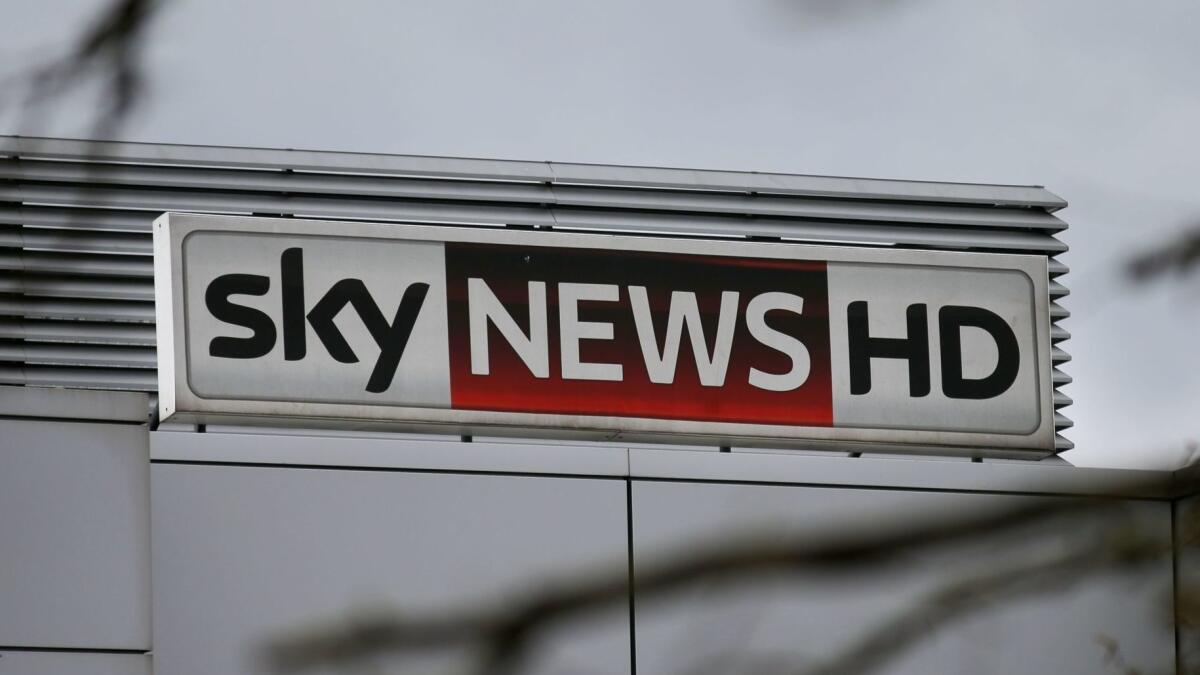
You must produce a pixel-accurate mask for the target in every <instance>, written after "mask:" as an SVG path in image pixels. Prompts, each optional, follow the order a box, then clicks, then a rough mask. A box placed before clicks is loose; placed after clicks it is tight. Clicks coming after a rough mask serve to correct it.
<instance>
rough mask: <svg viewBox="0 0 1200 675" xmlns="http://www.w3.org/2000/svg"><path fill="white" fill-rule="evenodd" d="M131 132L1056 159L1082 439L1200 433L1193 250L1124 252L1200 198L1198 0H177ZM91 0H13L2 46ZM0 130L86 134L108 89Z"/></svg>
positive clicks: (988, 177) (1111, 443)
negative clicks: (1159, 257)
mask: <svg viewBox="0 0 1200 675" xmlns="http://www.w3.org/2000/svg"><path fill="white" fill-rule="evenodd" d="M166 2H167V8H166V10H165V11H164V12H163V13H162V15H161V16H160V17H158V21H157V22H156V26H155V31H154V34H153V39H152V42H151V44H150V45H149V50H148V52H147V56H148V63H149V69H150V76H151V79H150V83H149V84H150V89H149V91H148V92H147V93H148V98H147V99H146V100H145V102H144V106H143V107H142V108H141V109H140V110H139V111H138V113H137V114H136V115H135V116H134V118H133V119H132V120H131V121H130V123H129V124H128V126H127V127H126V130H125V135H124V137H125V138H127V139H130V140H139V141H159V142H178V143H202V144H228V145H254V146H270V147H296V148H317V149H329V150H348V151H369V152H394V153H405V154H437V155H460V156H483V157H505V158H516V159H555V160H561V161H574V162H603V163H619V164H650V165H667V166H688V167H701V168H725V169H745V170H759V171H781V172H790V173H817V174H833V175H865V176H877V177H884V178H911V179H928V180H953V181H980V182H1005V183H1023V184H1030V183H1032V184H1041V185H1045V186H1047V187H1048V188H1050V189H1051V190H1052V191H1054V192H1055V193H1057V194H1059V195H1061V196H1062V197H1064V198H1066V199H1067V200H1068V201H1070V202H1071V207H1070V208H1069V209H1068V210H1067V211H1065V212H1064V213H1063V214H1062V216H1063V217H1064V219H1066V220H1067V221H1068V222H1069V223H1070V225H1071V229H1070V230H1069V231H1068V232H1067V234H1066V235H1065V238H1066V239H1067V241H1068V243H1069V244H1070V245H1071V249H1072V251H1071V253H1070V254H1069V255H1068V256H1066V257H1065V261H1066V262H1067V263H1068V264H1069V265H1070V266H1071V268H1072V271H1071V274H1070V275H1068V277H1067V278H1066V283H1067V284H1068V286H1070V288H1071V289H1072V291H1073V295H1072V296H1071V297H1069V298H1068V299H1067V300H1066V301H1065V303H1064V304H1066V305H1067V307H1068V308H1070V309H1071V310H1072V312H1073V313H1074V317H1073V318H1072V319H1071V320H1069V321H1068V322H1067V323H1066V326H1067V328H1068V329H1069V330H1070V331H1071V333H1072V339H1071V340H1070V341H1069V342H1067V343H1066V345H1065V346H1066V349H1067V350H1068V351H1069V352H1070V353H1071V354H1072V355H1073V356H1074V357H1075V360H1074V361H1073V362H1072V363H1069V364H1067V366H1066V368H1065V369H1066V370H1067V371H1068V372H1069V373H1070V374H1071V375H1072V376H1073V377H1074V378H1075V381H1076V384H1074V385H1072V386H1070V387H1068V388H1067V392H1068V393H1069V394H1070V395H1071V396H1072V397H1073V398H1074V399H1075V402H1076V404H1075V405H1074V406H1072V407H1070V408H1067V409H1066V410H1065V412H1066V414H1067V415H1068V416H1069V417H1071V418H1072V419H1074V420H1075V421H1076V428H1075V429H1073V430H1071V431H1070V432H1069V433H1068V434H1067V435H1068V436H1069V437H1070V438H1071V439H1072V440H1074V441H1075V443H1076V445H1077V449H1076V450H1075V451H1073V452H1072V453H1071V454H1070V455H1068V458H1069V459H1071V460H1072V461H1074V462H1077V463H1081V464H1106V465H1114V466H1171V465H1174V464H1175V463H1177V462H1179V461H1180V460H1181V459H1182V458H1183V455H1184V452H1183V448H1184V446H1185V443H1186V442H1187V441H1188V439H1194V438H1200V421H1198V420H1197V415H1196V409H1197V403H1198V402H1200V377H1197V375H1196V373H1197V370H1198V366H1200V354H1198V350H1197V348H1196V343H1197V336H1198V335H1200V304H1198V303H1197V301H1196V291H1197V290H1200V276H1194V277H1191V278H1184V279H1179V280H1175V281H1171V282H1168V283H1166V284H1161V285H1159V286H1155V287H1152V288H1144V289H1143V288H1132V287H1130V286H1129V285H1128V284H1127V283H1126V282H1125V281H1124V280H1123V279H1122V277H1121V274H1120V271H1121V270H1120V265H1121V263H1122V261H1123V259H1124V257H1125V256H1127V255H1129V254H1130V253H1132V252H1134V251H1137V250H1140V249H1141V248H1142V247H1144V246H1147V245H1150V244H1153V243H1155V242H1157V241H1160V240H1162V239H1165V238H1166V237H1168V236H1169V235H1170V234H1171V233H1173V232H1177V231H1179V230H1180V229H1181V228H1183V227H1185V226H1187V225H1189V224H1191V223H1196V222H1200V190H1196V189H1195V188H1194V187H1193V183H1194V182H1195V181H1196V180H1197V178H1198V177H1200V143H1198V141H1200V132H1198V131H1197V120H1200V68H1197V67H1196V66H1197V63H1198V62H1200V58H1198V57H1200V40H1197V39H1196V32H1195V27H1196V26H1198V25H1200V3H1197V2H1195V1H1194V0H1169V1H1168V0H1148V1H1146V2H1141V3H1125V2H1115V1H1111V0H1091V1H1085V0H1026V1H1019V2H1017V1H1013V2H1009V1H999V0H996V1H981V2H961V1H956V0H855V1H850V0H842V1H840V2H838V1H835V0H828V1H827V2H818V1H815V0H811V1H809V2H803V1H800V0H687V1H686V2H685V1H683V0H669V1H668V0H661V1H658V2H647V1H646V0H607V1H606V2H602V3H599V2H593V3H581V2H562V1H561V0H559V1H554V0H539V1H533V0H507V1H505V2H484V1H482V0H480V1H476V2H457V1H449V0H439V1H437V2H420V3H418V2H384V1H382V0H380V1H377V2H369V1H367V0H343V1H341V2H336V3H335V2H324V3H316V2H297V1H296V0H273V1H266V0H259V1H256V2H235V1H231V0H166ZM101 4H102V2H100V1H99V0H88V1H83V0H72V1H66V0H59V1H55V2H46V1H44V0H9V2H8V3H6V12H5V14H6V15H7V20H6V21H4V22H2V23H0V44H3V45H4V48H3V50H2V51H0V72H2V73H12V72H15V71H16V70H18V69H19V68H20V67H22V66H28V65H29V64H30V63H35V62H37V60H38V59H41V58H48V57H50V56H52V55H54V54H56V53H58V50H61V49H62V48H63V47H64V45H65V42H64V41H65V40H66V39H67V38H68V37H69V36H71V35H73V33H74V31H75V30H77V29H78V28H79V27H80V26H81V25H82V23H83V22H84V21H85V20H87V19H88V18H89V17H90V15H91V13H92V12H94V10H95V8H97V7H99V6H101ZM72 100H73V101H75V102H74V103H73V104H71V105H65V104H64V105H59V106H57V110H56V111H55V114H54V115H52V116H50V117H49V118H48V119H39V120H38V124H36V125H31V124H28V120H26V121H25V122H24V123H19V121H18V120H17V119H16V118H15V116H14V114H13V113H12V111H11V109H10V110H9V111H8V113H7V114H4V115H0V133H16V132H25V133H30V132H36V133H42V134H49V135H66V136H83V135H86V134H87V131H88V126H87V123H88V121H89V120H90V119H91V117H90V115H89V113H90V112H91V111H92V110H93V107H92V106H91V105H90V104H89V99H86V98H85V97H80V98H78V99H77V100H76V99H72Z"/></svg>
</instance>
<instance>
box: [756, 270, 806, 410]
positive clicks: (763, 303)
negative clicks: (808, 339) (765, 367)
mask: <svg viewBox="0 0 1200 675" xmlns="http://www.w3.org/2000/svg"><path fill="white" fill-rule="evenodd" d="M772 310H783V311H788V312H795V313H796V314H800V313H801V312H802V311H804V298H801V297H800V296H797V295H792V294H791V293H763V294H762V295H757V296H755V297H754V298H753V299H751V300H750V303H749V304H748V305H746V327H747V328H749V329H750V335H752V336H754V339H755V340H758V341H759V342H761V343H763V344H764V345H766V346H768V347H770V348H771V349H774V350H776V351H779V352H782V353H783V354H786V355H787V356H788V358H790V359H791V360H792V369H791V370H789V371H788V372H786V373H781V374H775V373H766V372H763V371H761V370H759V369H757V368H751V369H750V384H751V385H753V386H755V387H758V388H759V389H765V390H767V391H791V390H793V389H796V388H797V387H799V386H800V385H802V384H804V383H805V381H807V380H808V373H809V370H810V369H811V366H812V364H811V362H810V359H809V355H808V348H807V347H805V346H804V343H803V342H801V341H799V340H797V339H796V338H794V337H792V336H791V335H788V334H787V333H781V332H779V331H777V330H775V329H774V328H771V327H770V326H768V325H767V318H766V317H767V312H770V311H772Z"/></svg>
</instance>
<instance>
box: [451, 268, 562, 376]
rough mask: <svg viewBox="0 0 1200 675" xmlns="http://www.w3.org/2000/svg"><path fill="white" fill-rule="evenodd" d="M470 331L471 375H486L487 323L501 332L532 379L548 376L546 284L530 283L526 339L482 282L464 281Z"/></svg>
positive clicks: (478, 280)
mask: <svg viewBox="0 0 1200 675" xmlns="http://www.w3.org/2000/svg"><path fill="white" fill-rule="evenodd" d="M467 305H468V310H467V311H468V314H469V315H470V328H471V374H472V375H488V374H490V373H491V362H490V360H489V356H488V329H487V325H488V321H491V322H492V325H493V326H495V327H496V329H497V330H499V331H500V334H501V335H502V336H504V339H505V340H507V341H508V344H509V345H511V346H512V348H513V350H515V351H516V352H517V356H519V357H521V361H523V362H524V363H525V367H526V368H529V372H531V373H533V376H534V377H538V378H542V379H545V378H548V377H550V340H549V338H548V334H549V333H548V331H547V329H546V282H544V281H531V282H529V335H528V336H526V335H525V333H524V332H522V331H521V327H520V326H518V325H517V322H516V320H515V319H513V318H512V315H510V314H509V313H508V310H506V309H505V308H504V305H502V304H500V299H499V298H497V297H496V294H495V293H493V292H492V289H491V288H488V285H487V283H485V282H484V281H483V279H477V278H469V279H467Z"/></svg>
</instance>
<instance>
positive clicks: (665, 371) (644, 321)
mask: <svg viewBox="0 0 1200 675" xmlns="http://www.w3.org/2000/svg"><path fill="white" fill-rule="evenodd" d="M629 300H630V304H631V305H632V306H633V323H634V326H635V327H636V328H637V334H638V342H639V343H641V346H642V359H643V360H644V361H645V363H646V372H647V373H648V374H649V376H650V381H651V382H654V383H656V384H672V383H673V382H675V366H676V363H677V362H678V360H679V342H680V340H681V339H682V337H683V328H684V326H685V325H686V326H687V329H688V337H690V338H691V342H692V355H693V357H694V358H695V359H696V371H697V373H698V374H699V375H700V384H702V385H704V386H706V387H720V386H722V385H724V384H725V373H726V371H727V370H728V369H729V353H730V349H731V347H732V343H733V331H734V328H736V327H737V307H738V294H737V293H736V292H734V291H723V292H722V293H721V314H720V316H719V317H718V319H717V340H716V344H715V345H714V346H713V353H712V354H711V355H709V353H708V345H707V344H705V340H704V326H703V324H702V323H701V322H700V306H699V303H697V301H696V294H695V293H691V292H688V291H672V292H671V306H670V309H669V310H668V312H667V334H666V336H665V340H664V341H663V349H662V352H659V350H658V339H657V337H656V336H655V334H654V324H653V322H652V321H651V319H650V300H649V298H648V297H647V295H646V287H645V286H630V287H629Z"/></svg>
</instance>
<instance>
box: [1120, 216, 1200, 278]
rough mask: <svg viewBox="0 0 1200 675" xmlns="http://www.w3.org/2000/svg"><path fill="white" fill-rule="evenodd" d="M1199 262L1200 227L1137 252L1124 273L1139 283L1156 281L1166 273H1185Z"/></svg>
mask: <svg viewBox="0 0 1200 675" xmlns="http://www.w3.org/2000/svg"><path fill="white" fill-rule="evenodd" d="M1198 264H1200V227H1193V228H1191V229H1189V230H1188V231H1186V232H1184V233H1182V234H1180V235H1178V236H1176V237H1175V238H1174V239H1172V240H1170V241H1168V242H1166V243H1164V244H1160V245H1158V246H1156V247H1154V248H1152V249H1149V250H1147V251H1144V252H1142V253H1139V254H1138V255H1136V256H1134V257H1133V258H1131V259H1130V260H1129V262H1128V263H1127V264H1126V268H1125V270H1126V273H1127V274H1128V275H1129V277H1130V278H1131V279H1132V280H1133V281H1135V282H1140V283H1146V282H1150V281H1157V280H1158V279H1160V278H1161V277H1164V276H1166V275H1168V274H1186V273H1188V272H1190V271H1192V270H1193V269H1194V268H1195V267H1196V266H1197V265H1198Z"/></svg>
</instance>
